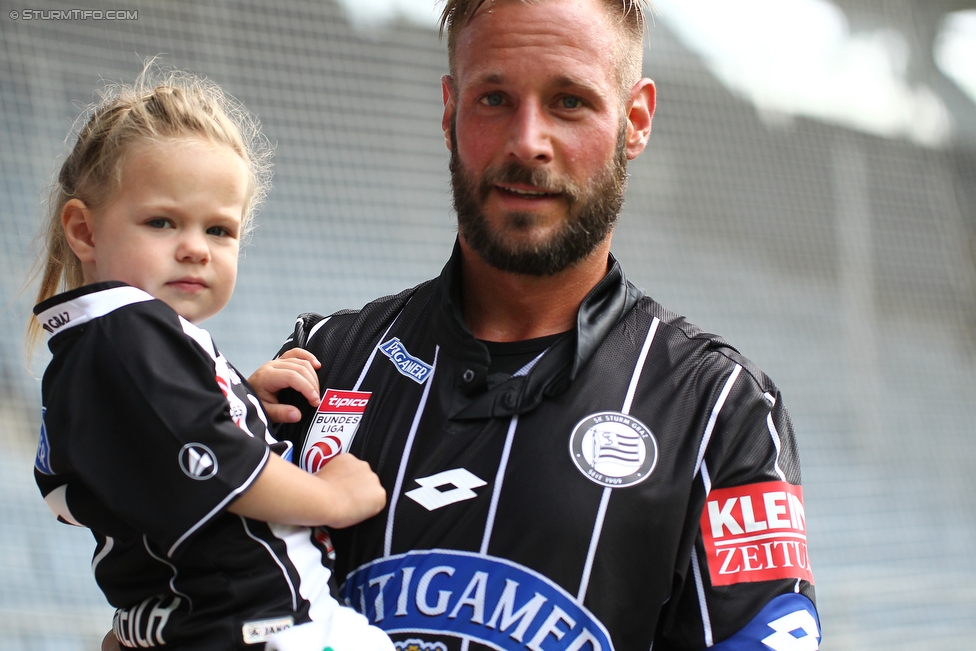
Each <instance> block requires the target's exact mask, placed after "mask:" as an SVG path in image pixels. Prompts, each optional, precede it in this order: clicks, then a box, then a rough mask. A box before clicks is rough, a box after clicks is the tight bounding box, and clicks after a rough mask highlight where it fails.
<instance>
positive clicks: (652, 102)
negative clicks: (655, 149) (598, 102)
mask: <svg viewBox="0 0 976 651" xmlns="http://www.w3.org/2000/svg"><path fill="white" fill-rule="evenodd" d="M626 106H627V159H628V160H634V159H635V158H637V157H638V156H640V154H641V152H642V151H644V147H646V146H647V140H648V138H650V137H651V120H652V119H653V118H654V109H655V107H656V106H657V88H656V87H655V86H654V82H653V81H651V80H650V79H648V78H646V77H645V78H643V79H641V80H640V81H638V82H637V83H636V84H634V86H633V88H631V89H630V97H629V98H628V101H627V105H626Z"/></svg>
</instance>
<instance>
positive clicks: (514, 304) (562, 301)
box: [461, 237, 610, 341]
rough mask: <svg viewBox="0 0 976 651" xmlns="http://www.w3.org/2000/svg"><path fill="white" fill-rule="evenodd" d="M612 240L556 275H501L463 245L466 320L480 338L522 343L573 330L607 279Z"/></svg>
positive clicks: (463, 296)
mask: <svg viewBox="0 0 976 651" xmlns="http://www.w3.org/2000/svg"><path fill="white" fill-rule="evenodd" d="M609 254H610V238H609V237H607V239H606V240H605V241H604V242H602V243H601V244H600V245H599V246H597V248H596V249H595V250H594V251H593V252H592V253H591V254H590V255H588V256H587V257H586V258H584V259H583V260H581V261H580V262H579V263H577V264H576V265H574V266H572V267H570V268H568V269H564V270H563V271H560V272H559V273H557V274H554V275H552V276H529V275H525V274H517V273H511V272H508V271H501V270H499V269H496V268H494V267H492V266H490V265H489V264H487V263H486V262H485V261H484V260H482V259H481V257H480V256H479V255H478V254H477V253H475V252H474V251H472V250H471V249H470V248H469V247H468V246H467V244H466V243H465V242H464V240H463V239H462V240H461V268H462V272H461V274H462V280H461V294H462V304H463V311H464V320H465V322H466V323H467V325H468V329H469V330H471V333H472V334H473V335H474V336H475V337H476V338H478V339H483V340H485V341H522V340H525V339H534V338H536V337H544V336H546V335H552V334H556V333H559V332H566V331H568V330H572V329H573V328H574V327H575V326H576V313H577V312H578V311H579V306H580V303H582V302H583V299H584V298H586V295H587V294H589V293H590V290H592V289H593V288H594V287H595V286H596V285H597V284H598V283H599V282H600V281H601V280H602V279H603V277H604V276H605V275H606V274H607V260H608V258H609Z"/></svg>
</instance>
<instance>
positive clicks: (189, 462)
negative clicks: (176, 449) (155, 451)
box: [180, 443, 217, 480]
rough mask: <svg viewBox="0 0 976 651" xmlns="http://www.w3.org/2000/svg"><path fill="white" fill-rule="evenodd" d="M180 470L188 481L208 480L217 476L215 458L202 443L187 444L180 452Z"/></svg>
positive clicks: (211, 451)
mask: <svg viewBox="0 0 976 651" xmlns="http://www.w3.org/2000/svg"><path fill="white" fill-rule="evenodd" d="M180 468H181V469H182V470H183V472H184V474H186V476H187V477H189V478H190V479H199V480H204V479H210V478H211V477H213V476H214V475H215V474H217V457H216V455H214V453H213V450H211V449H210V448H208V447H207V446H206V445H203V444H202V443H187V444H186V445H184V446H183V448H182V449H181V450H180Z"/></svg>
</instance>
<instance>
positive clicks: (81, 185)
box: [27, 61, 272, 354]
mask: <svg viewBox="0 0 976 651" xmlns="http://www.w3.org/2000/svg"><path fill="white" fill-rule="evenodd" d="M99 95H100V100H99V101H98V102H96V103H95V104H94V105H92V106H90V107H89V108H88V109H87V110H86V111H85V112H84V113H82V115H81V116H80V117H79V118H78V120H77V121H76V125H77V124H82V123H83V124H84V126H82V127H81V128H80V129H79V130H78V137H77V140H76V141H75V144H74V147H72V149H71V152H70V153H69V154H68V157H67V158H66V159H65V161H64V163H63V164H62V165H61V170H60V172H59V173H58V177H57V179H56V180H55V182H54V185H53V188H52V189H51V195H50V199H49V206H48V207H49V211H48V213H47V216H46V218H45V222H44V224H43V225H42V229H41V232H40V233H39V235H38V239H39V240H42V241H43V247H44V253H43V254H42V255H41V256H40V257H39V258H38V260H37V263H36V266H35V270H34V273H33V274H32V276H31V277H32V278H36V277H37V276H40V277H41V284H40V287H39V289H38V292H37V300H36V301H35V302H36V303H40V302H41V301H43V300H45V299H48V298H50V297H52V296H54V295H56V294H58V293H60V292H63V291H67V290H70V289H75V288H76V287H80V286H82V285H83V284H84V277H83V274H82V268H81V261H79V260H78V258H77V257H76V256H75V254H74V252H73V251H72V250H71V247H69V246H68V241H67V239H66V237H65V234H64V229H63V228H62V226H61V213H62V211H63V210H64V206H65V204H66V203H67V202H68V201H69V200H71V199H75V198H77V199H80V200H81V201H83V202H84V203H85V204H86V205H87V206H88V207H89V208H92V209H98V208H101V207H103V206H105V205H107V204H108V203H110V202H111V201H112V199H113V198H114V197H115V195H116V193H117V192H118V191H119V188H120V186H121V183H122V169H123V166H124V164H125V160H126V156H127V155H128V154H129V153H130V152H131V151H132V149H133V146H135V145H139V144H144V143H149V142H154V141H159V140H162V139H167V138H185V137H202V138H205V139H207V140H209V141H210V142H213V143H215V144H221V145H226V146H228V147H230V148H231V149H232V150H234V151H235V152H236V153H237V154H238V155H239V156H240V157H241V158H242V159H243V160H244V162H245V163H246V165H247V168H248V174H249V176H250V179H249V181H250V182H249V184H248V185H249V196H248V201H247V203H246V204H245V209H244V215H243V216H242V229H241V232H242V236H246V235H247V233H248V232H249V231H250V229H251V228H252V225H253V218H254V213H255V210H256V208H257V207H258V205H260V204H261V202H262V201H263V200H264V199H265V197H266V196H267V193H268V190H269V189H270V186H271V154H272V150H271V147H270V145H269V144H268V141H267V139H266V138H264V137H263V136H262V134H261V130H260V123H259V122H258V120H257V118H255V117H254V116H252V115H251V114H250V113H249V112H248V111H247V109H246V108H244V106H243V105H242V104H241V103H240V102H239V101H237V100H236V99H234V98H233V97H231V96H230V95H228V94H226V93H225V92H224V91H223V90H221V88H220V87H219V86H218V85H217V84H215V83H214V82H212V81H210V80H209V79H206V78H204V77H199V76H197V75H194V74H192V73H188V72H183V71H176V70H169V71H160V70H158V69H157V67H156V66H155V64H154V63H153V62H152V61H149V62H148V63H147V64H146V66H145V68H144V69H143V71H142V73H141V74H140V75H139V76H138V77H137V78H136V80H135V83H133V84H132V85H128V84H110V85H106V86H105V87H104V88H103V89H101V90H100V92H99ZM69 137H70V136H69ZM40 336H41V328H40V325H39V324H38V323H37V320H36V319H33V318H32V319H31V320H30V322H29V324H28V328H27V347H28V352H29V354H31V353H33V349H34V346H35V345H36V343H37V341H38V339H39V338H40Z"/></svg>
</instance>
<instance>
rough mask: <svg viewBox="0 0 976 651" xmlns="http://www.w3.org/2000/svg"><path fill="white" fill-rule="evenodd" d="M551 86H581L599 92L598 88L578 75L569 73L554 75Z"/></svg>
mask: <svg viewBox="0 0 976 651" xmlns="http://www.w3.org/2000/svg"><path fill="white" fill-rule="evenodd" d="M552 87H553V88H583V89H585V90H589V91H591V92H594V93H600V94H602V93H601V91H600V89H599V88H598V87H597V86H596V85H594V84H592V83H590V82H588V81H584V80H582V79H580V78H579V77H571V76H569V75H560V76H558V77H556V78H555V79H554V80H553V82H552Z"/></svg>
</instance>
